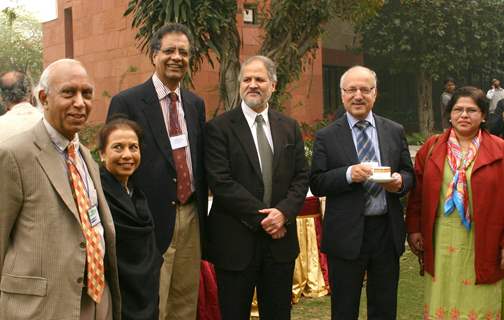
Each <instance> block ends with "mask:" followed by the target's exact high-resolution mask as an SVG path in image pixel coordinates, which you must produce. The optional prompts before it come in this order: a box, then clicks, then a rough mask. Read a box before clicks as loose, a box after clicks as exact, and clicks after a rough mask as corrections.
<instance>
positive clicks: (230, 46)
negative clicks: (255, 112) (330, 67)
mask: <svg viewBox="0 0 504 320" xmlns="http://www.w3.org/2000/svg"><path fill="white" fill-rule="evenodd" d="M257 3H258V7H259V8H261V10H260V11H261V12H262V19H261V27H262V28H263V30H264V33H263V35H264V37H263V40H264V41H263V44H262V47H261V49H260V50H259V53H261V54H263V55H266V56H268V57H270V58H271V59H272V60H273V61H275V62H276V63H277V65H278V83H277V88H276V89H277V91H276V93H275V95H274V96H273V100H274V101H276V102H280V103H273V104H272V105H276V106H278V105H281V101H283V99H286V97H285V96H284V93H285V92H286V91H287V85H288V84H289V83H290V82H292V81H293V80H297V79H299V76H300V75H301V73H302V72H303V71H305V69H306V67H307V66H308V65H309V64H310V63H311V62H313V59H314V58H315V53H316V50H317V49H318V40H319V38H320V36H321V34H322V32H323V25H324V23H326V22H328V21H329V19H330V18H331V17H332V16H334V15H338V16H340V17H344V18H347V19H350V20H352V21H360V20H361V19H364V17H367V16H368V15H369V14H374V13H375V12H376V10H378V8H380V7H381V5H382V4H383V0H366V1H350V0H338V1H334V0H303V1H298V0H276V1H265V0H258V1H257ZM237 13H238V6H237V1H236V0H163V1H160V0H130V2H129V5H128V9H127V10H126V12H125V13H124V15H125V16H126V15H130V14H131V15H133V22H132V26H133V27H136V28H138V33H137V35H136V39H137V41H138V43H139V46H140V47H141V48H142V49H143V50H144V51H147V44H148V43H149V41H150V39H151V37H152V35H153V33H154V31H155V30H157V29H159V28H160V27H161V26H162V25H163V24H165V23H167V22H180V23H184V24H185V25H187V26H188V27H189V29H190V30H191V33H192V35H193V37H194V38H195V43H194V50H193V58H192V60H191V71H192V72H197V71H198V70H199V68H200V66H201V63H202V62H203V61H204V60H205V59H206V60H208V61H209V62H210V64H211V65H212V66H213V60H212V55H211V53H213V54H215V56H216V58H217V61H218V62H219V64H220V70H219V75H220V77H219V93H220V98H221V103H222V105H223V106H224V109H226V110H228V109H231V108H233V107H235V106H236V105H237V104H238V100H239V99H238V83H237V78H238V74H239V70H240V59H239V56H240V37H239V33H238V29H237V27H236V15H237Z"/></svg>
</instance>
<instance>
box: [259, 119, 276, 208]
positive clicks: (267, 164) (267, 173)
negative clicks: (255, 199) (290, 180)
mask: <svg viewBox="0 0 504 320" xmlns="http://www.w3.org/2000/svg"><path fill="white" fill-rule="evenodd" d="M255 122H256V134H257V147H258V148H259V157H260V158H261V166H262V167H261V171H262V178H263V184H264V195H263V202H264V204H266V205H267V206H268V207H269V206H270V205H271V188H272V171H273V152H272V151H271V147H270V145H269V143H268V139H267V138H266V133H264V124H265V122H264V118H263V116H262V115H260V114H258V115H257V117H256V120H255Z"/></svg>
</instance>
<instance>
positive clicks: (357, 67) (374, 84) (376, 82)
mask: <svg viewBox="0 0 504 320" xmlns="http://www.w3.org/2000/svg"><path fill="white" fill-rule="evenodd" d="M357 69H361V70H364V71H367V72H369V74H370V75H371V76H372V77H373V86H374V87H375V88H376V87H377V86H378V77H377V76H376V72H374V71H373V70H371V69H369V68H366V67H364V66H360V65H356V66H353V67H351V68H350V69H348V70H347V71H345V73H343V75H342V76H341V78H340V89H343V82H344V81H345V78H346V77H347V75H348V74H349V73H350V72H351V71H354V70H357Z"/></svg>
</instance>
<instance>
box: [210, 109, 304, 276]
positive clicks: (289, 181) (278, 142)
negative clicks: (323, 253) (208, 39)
mask: <svg viewBox="0 0 504 320" xmlns="http://www.w3.org/2000/svg"><path fill="white" fill-rule="evenodd" d="M268 118H269V120H270V124H271V135H272V138H273V148H274V156H273V192H272V201H271V206H272V207H275V208H277V209H279V210H280V211H281V212H283V213H284V214H285V215H286V217H287V218H288V224H287V225H286V228H287V234H286V236H285V237H284V238H282V239H279V240H273V239H271V240H270V248H271V252H272V254H273V258H274V259H276V260H277V261H280V262H288V261H293V260H294V259H295V258H296V257H297V255H298V253H299V245H298V241H297V230H296V221H295V219H296V216H297V214H298V213H299V211H300V210H301V207H302V205H303V203H304V199H305V196H306V192H307V189H308V169H307V166H306V161H305V156H304V143H303V139H302V136H301V131H300V129H299V125H298V124H297V122H296V121H295V120H293V119H291V118H288V117H286V116H284V115H282V114H281V113H278V112H276V111H273V110H271V109H270V111H269V113H268ZM205 164H206V169H207V175H208V184H209V186H210V190H211V191H212V193H213V203H212V209H211V210H210V216H209V222H208V235H209V244H208V253H209V260H210V261H211V262H213V263H214V264H215V265H216V266H217V267H219V268H222V269H227V270H243V269H245V267H246V266H247V265H248V264H249V263H250V261H251V260H252V256H253V253H254V247H255V243H256V240H257V235H259V234H260V233H264V231H263V229H262V227H261V220H262V219H263V218H264V217H265V216H264V215H263V214H259V213H258V210H260V209H264V208H266V206H265V205H264V203H263V202H262V200H261V199H262V197H263V192H264V186H263V182H262V175H261V168H260V165H259V159H258V156H257V151H256V148H255V144H254V140H253V137H252V133H251V131H250V128H249V125H248V124H247V121H246V119H245V116H244V115H243V111H242V109H241V107H239V106H238V107H237V108H235V109H233V110H231V111H228V112H226V113H224V114H222V115H220V116H218V117H217V118H215V119H214V120H212V121H210V122H209V123H208V124H207V129H206V136H205Z"/></svg>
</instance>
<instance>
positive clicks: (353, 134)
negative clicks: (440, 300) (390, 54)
mask: <svg viewBox="0 0 504 320" xmlns="http://www.w3.org/2000/svg"><path fill="white" fill-rule="evenodd" d="M376 85H377V79H376V74H375V72H373V71H372V70H370V69H368V68H365V67H361V66H356V67H352V68H350V69H349V70H347V71H346V72H345V73H344V74H343V75H342V76H341V81H340V88H341V96H342V100H343V105H344V106H345V110H346V114H345V115H344V116H343V117H341V118H339V119H337V120H336V121H334V122H333V123H332V124H330V125H329V126H327V127H325V128H323V129H321V130H320V131H318V132H317V133H316V139H315V143H314V147H313V159H312V168H311V176H310V187H311V190H312V192H313V194H315V195H317V196H325V197H327V200H326V210H325V215H324V228H323V238H322V251H324V252H325V253H326V254H327V257H328V264H329V280H330V284H331V316H332V319H357V318H358V316H359V302H360V294H361V289H362V283H363V279H364V275H365V273H366V272H367V282H366V292H367V300H368V301H367V305H368V309H367V310H368V319H395V318H396V305H397V284H398V280H399V257H400V255H401V254H402V253H403V252H404V241H405V237H406V233H405V226H404V217H403V208H402V206H401V203H400V201H399V199H400V197H401V196H403V195H405V194H406V193H407V192H408V191H409V190H410V189H411V188H412V186H413V183H414V177H413V167H412V164H411V158H410V154H409V151H408V144H407V142H406V139H405V135H404V130H403V128H402V126H401V125H399V124H397V123H395V122H393V121H391V120H388V119H385V118H383V117H380V116H378V115H376V114H374V113H373V112H372V111H371V110H372V109H373V106H374V103H375V100H376V95H377V93H376V90H377V88H376ZM371 163H374V164H373V165H374V166H388V167H390V170H391V173H392V174H391V177H390V178H389V179H383V180H381V181H377V182H372V181H370V180H369V178H370V176H371V175H372V173H373V169H372V165H371Z"/></svg>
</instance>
